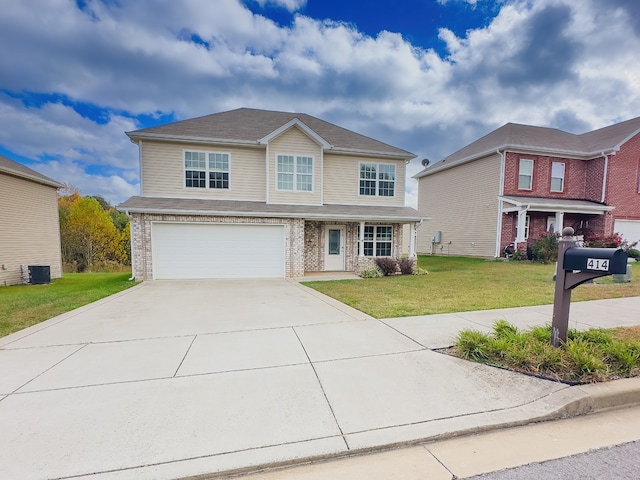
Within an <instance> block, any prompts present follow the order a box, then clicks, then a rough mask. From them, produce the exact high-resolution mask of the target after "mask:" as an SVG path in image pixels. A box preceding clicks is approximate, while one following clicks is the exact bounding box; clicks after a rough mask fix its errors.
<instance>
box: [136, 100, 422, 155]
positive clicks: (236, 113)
mask: <svg viewBox="0 0 640 480" xmlns="http://www.w3.org/2000/svg"><path fill="white" fill-rule="evenodd" d="M296 120H297V121H296ZM287 124H291V125H290V127H293V126H294V125H297V126H298V127H300V128H301V129H302V130H303V131H305V133H307V134H310V132H309V131H307V130H306V129H305V127H306V128H308V129H309V130H311V131H312V132H314V133H315V134H316V136H317V137H316V138H314V140H316V141H318V142H319V143H321V144H322V145H323V148H325V149H327V150H331V151H335V152H341V153H359V154H373V155H381V156H387V157H395V158H402V159H411V158H414V157H415V155H414V154H413V153H411V152H407V151H406V150H402V149H400V148H397V147H393V146H391V145H388V144H386V143H383V142H380V141H378V140H375V139H373V138H370V137H366V136H364V135H360V134H359V133H355V132H352V131H351V130H347V129H346V128H342V127H339V126H337V125H334V124H332V123H329V122H325V121H324V120H321V119H319V118H316V117H312V116H311V115H307V114H305V113H289V112H275V111H271V110H256V109H251V108H239V109H237V110H230V111H228V112H221V113H214V114H211V115H205V116H203V117H197V118H192V119H189V120H182V121H179V122H173V123H168V124H166V125H160V126H157V127H151V128H144V129H141V130H135V131H132V132H127V135H128V136H129V138H131V139H132V140H139V139H145V138H150V139H157V140H175V141H183V142H188V141H191V142H193V141H196V142H197V141H200V142H211V143H225V144H232V145H233V144H238V145H247V146H250V145H254V146H259V145H260V144H262V143H264V142H265V141H268V140H270V139H271V137H272V134H273V133H274V132H276V131H279V130H280V129H281V128H282V127H284V126H286V125H287ZM285 130H286V128H285ZM323 142H324V143H323Z"/></svg>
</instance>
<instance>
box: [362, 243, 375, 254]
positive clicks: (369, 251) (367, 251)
mask: <svg viewBox="0 0 640 480" xmlns="http://www.w3.org/2000/svg"><path fill="white" fill-rule="evenodd" d="M364 256H365V257H373V242H364Z"/></svg>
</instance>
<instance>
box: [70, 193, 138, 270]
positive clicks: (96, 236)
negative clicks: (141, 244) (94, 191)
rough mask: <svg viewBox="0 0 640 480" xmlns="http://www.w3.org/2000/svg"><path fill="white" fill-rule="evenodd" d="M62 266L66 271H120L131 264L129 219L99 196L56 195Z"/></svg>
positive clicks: (78, 194)
mask: <svg viewBox="0 0 640 480" xmlns="http://www.w3.org/2000/svg"><path fill="white" fill-rule="evenodd" d="M58 212H59V216H60V242H61V244H62V263H63V268H64V271H66V272H84V271H93V272H96V271H122V270H126V269H128V266H129V265H131V243H130V237H129V228H130V227H129V217H127V215H125V214H124V213H122V212H120V211H118V210H116V209H115V208H114V207H113V206H111V205H109V202H107V201H106V200H105V199H104V198H103V197H101V196H86V197H83V196H81V195H80V193H79V192H78V190H77V189H76V188H75V187H73V186H71V185H66V186H65V188H64V189H61V190H60V191H59V193H58Z"/></svg>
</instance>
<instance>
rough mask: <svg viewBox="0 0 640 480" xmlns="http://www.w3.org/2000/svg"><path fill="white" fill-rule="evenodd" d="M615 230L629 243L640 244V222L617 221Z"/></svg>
mask: <svg viewBox="0 0 640 480" xmlns="http://www.w3.org/2000/svg"><path fill="white" fill-rule="evenodd" d="M613 229H614V230H615V231H616V232H617V233H619V234H620V235H622V237H623V238H624V239H625V240H627V241H628V242H629V243H633V242H640V220H616V222H615V225H614V227H613Z"/></svg>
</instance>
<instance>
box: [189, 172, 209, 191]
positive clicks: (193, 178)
mask: <svg viewBox="0 0 640 480" xmlns="http://www.w3.org/2000/svg"><path fill="white" fill-rule="evenodd" d="M205 175H206V172H200V171H194V170H186V171H185V186H186V187H195V188H205V187H206V183H205V181H206V180H205Z"/></svg>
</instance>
